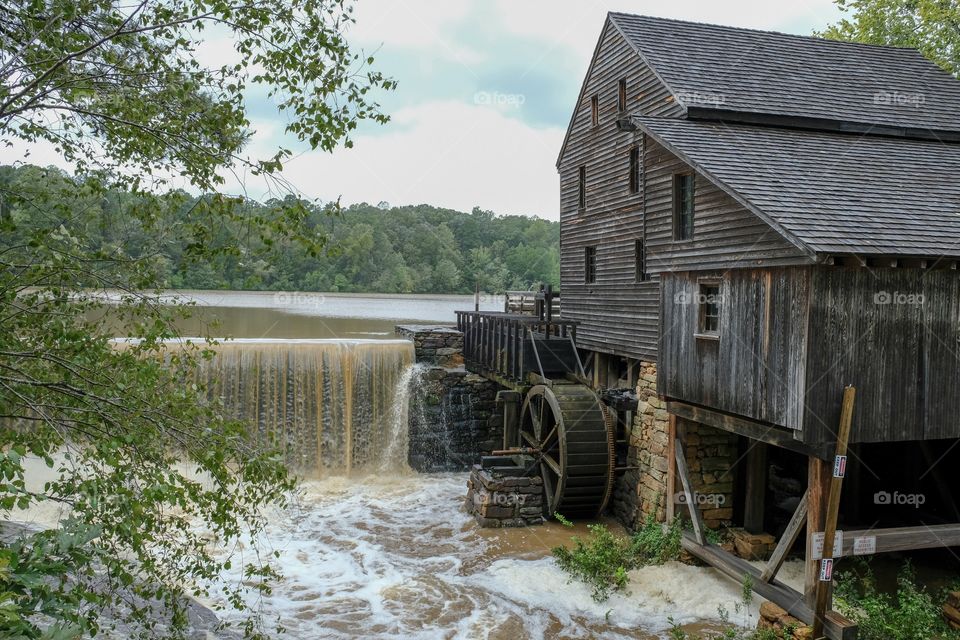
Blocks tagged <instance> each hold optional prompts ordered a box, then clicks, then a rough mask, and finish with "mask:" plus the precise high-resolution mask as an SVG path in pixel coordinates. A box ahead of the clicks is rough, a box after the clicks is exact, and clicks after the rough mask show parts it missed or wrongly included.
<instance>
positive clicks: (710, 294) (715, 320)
mask: <svg viewBox="0 0 960 640" xmlns="http://www.w3.org/2000/svg"><path fill="white" fill-rule="evenodd" d="M722 304H723V298H722V297H721V295H720V283H719V282H701V283H700V289H699V295H698V296H697V305H698V306H699V310H700V322H699V325H700V326H699V328H698V331H699V334H700V335H702V336H704V337H716V336H719V335H720V309H721V307H722Z"/></svg>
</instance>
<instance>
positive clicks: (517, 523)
mask: <svg viewBox="0 0 960 640" xmlns="http://www.w3.org/2000/svg"><path fill="white" fill-rule="evenodd" d="M464 509H465V510H466V511H467V513H470V514H472V515H473V517H474V518H475V519H476V521H477V524H479V525H480V526H481V527H493V528H503V527H529V526H531V525H538V524H542V523H543V479H542V478H540V477H539V476H534V477H531V476H530V475H529V473H527V471H526V470H525V469H524V468H522V467H493V468H489V469H484V468H482V467H481V466H480V465H479V464H478V465H474V467H473V470H472V471H471V472H470V480H468V481H467V497H466V500H465V501H464Z"/></svg>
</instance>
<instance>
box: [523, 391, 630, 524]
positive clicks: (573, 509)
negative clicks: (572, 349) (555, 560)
mask: <svg viewBox="0 0 960 640" xmlns="http://www.w3.org/2000/svg"><path fill="white" fill-rule="evenodd" d="M605 416H606V414H605V409H604V408H603V405H602V404H601V403H600V400H599V398H598V397H597V395H596V394H595V393H594V392H593V391H592V390H591V389H590V388H589V387H586V386H584V385H580V384H558V385H554V386H552V387H551V386H546V385H537V386H534V387H533V388H531V389H530V391H529V392H528V393H527V397H526V399H525V400H524V403H523V409H522V412H521V418H520V436H521V439H522V441H523V444H524V446H527V447H529V448H530V449H531V450H533V451H534V458H535V464H534V467H533V469H532V471H534V472H537V473H539V475H540V476H541V477H542V478H543V485H544V496H545V498H546V500H545V505H544V507H545V512H546V514H547V515H548V516H552V515H553V514H555V513H560V514H561V515H563V516H565V517H595V516H596V515H598V514H599V513H600V512H601V511H603V509H604V507H606V503H607V501H608V500H609V494H610V491H609V488H610V484H611V482H612V479H613V462H612V461H613V457H612V456H611V454H610V442H611V438H610V437H609V435H610V434H609V433H608V429H609V427H610V425H609V424H608V421H607V420H606V419H605Z"/></svg>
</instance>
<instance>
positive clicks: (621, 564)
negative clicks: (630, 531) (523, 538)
mask: <svg viewBox="0 0 960 640" xmlns="http://www.w3.org/2000/svg"><path fill="white" fill-rule="evenodd" d="M556 518H557V520H559V521H560V522H561V523H562V524H564V525H568V526H569V525H570V523H569V522H568V521H567V520H566V519H565V518H564V517H563V516H561V515H559V514H557V515H556ZM587 528H588V529H589V531H590V537H589V538H587V539H583V538H580V537H579V536H574V537H573V538H572V540H571V541H572V542H573V548H572V549H569V548H567V547H556V548H555V549H553V555H554V557H555V558H556V560H557V564H558V565H560V568H561V569H563V570H564V571H566V572H567V573H568V574H570V576H571V577H573V578H574V579H577V580H581V581H583V582H585V583H587V584H588V585H589V586H590V587H591V588H592V589H593V593H592V594H591V595H592V596H593V599H594V600H596V601H597V602H603V601H604V600H606V599H607V598H609V597H610V594H611V593H613V592H616V591H623V590H624V589H626V587H627V583H628V581H629V580H628V578H627V571H629V570H630V569H633V568H636V567H639V566H644V565H651V564H662V563H664V562H666V561H668V560H675V559H677V558H678V557H679V556H680V537H681V535H682V534H683V525H682V523H681V521H680V520H679V519H675V520H674V521H673V522H672V523H671V524H670V526H669V527H666V528H665V527H664V526H663V525H661V524H660V523H658V522H657V521H656V520H655V519H654V517H652V516H651V517H649V518H647V520H646V522H645V523H644V525H643V526H642V527H641V528H640V529H639V530H638V531H637V532H636V533H635V534H634V535H633V536H632V537H629V538H628V537H626V536H618V535H616V534H614V533H612V532H611V531H610V530H609V529H608V528H607V527H606V526H604V525H602V524H591V525H588V526H587Z"/></svg>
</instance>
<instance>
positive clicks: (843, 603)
mask: <svg viewBox="0 0 960 640" xmlns="http://www.w3.org/2000/svg"><path fill="white" fill-rule="evenodd" d="M862 573H863V575H860V576H858V575H856V574H854V573H852V572H848V573H844V574H843V575H842V576H841V577H840V579H839V580H838V581H837V585H836V588H835V594H836V602H835V606H836V607H837V609H838V610H839V611H840V612H841V613H843V614H844V615H845V616H847V617H848V618H850V619H851V620H853V621H854V622H856V623H857V624H858V625H859V627H860V634H859V636H858V637H859V638H860V639H861V640H956V639H960V633H958V632H956V631H953V630H951V629H950V627H949V626H947V623H946V621H945V620H944V619H943V614H942V611H941V604H940V603H939V598H935V597H934V596H933V595H932V594H930V593H929V592H928V591H927V590H926V589H925V588H924V587H923V586H922V585H920V584H918V583H917V581H916V578H915V576H914V573H913V569H912V568H911V566H910V565H909V564H907V565H905V566H904V568H903V570H902V571H901V572H900V575H899V576H898V577H897V591H896V593H895V594H887V593H882V592H880V591H879V590H878V589H877V585H876V580H875V579H874V576H873V572H872V571H871V570H870V568H869V566H868V565H866V564H864V565H863V569H862Z"/></svg>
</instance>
